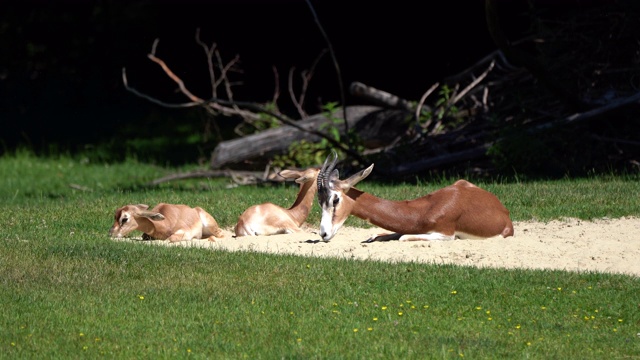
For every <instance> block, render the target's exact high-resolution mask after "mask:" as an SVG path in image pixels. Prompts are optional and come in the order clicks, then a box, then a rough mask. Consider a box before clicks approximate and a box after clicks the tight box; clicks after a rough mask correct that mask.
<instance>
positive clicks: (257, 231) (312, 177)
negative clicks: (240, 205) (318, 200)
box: [235, 168, 320, 236]
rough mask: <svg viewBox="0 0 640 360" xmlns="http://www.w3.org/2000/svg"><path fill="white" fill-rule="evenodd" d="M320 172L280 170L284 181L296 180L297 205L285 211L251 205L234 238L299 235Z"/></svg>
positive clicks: (273, 205) (265, 205)
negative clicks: (297, 186)
mask: <svg viewBox="0 0 640 360" xmlns="http://www.w3.org/2000/svg"><path fill="white" fill-rule="evenodd" d="M319 171H320V170H319V169H315V168H310V169H307V170H304V171H296V170H282V171H280V172H279V173H278V174H279V175H280V176H282V177H283V178H285V179H296V180H295V181H296V183H298V184H300V190H299V191H298V195H297V197H296V201H295V202H294V203H293V205H292V206H291V207H290V208H288V209H285V208H282V207H280V206H278V205H275V204H272V203H264V204H260V205H253V206H251V207H250V208H248V209H247V210H245V211H244V212H243V213H242V215H240V217H239V218H238V223H237V224H236V227H235V234H236V236H254V235H275V234H290V233H293V232H299V231H301V229H300V226H301V225H302V224H303V223H304V222H305V220H307V216H309V211H311V207H312V206H313V199H314V198H315V196H316V190H317V186H316V184H317V182H316V178H317V176H318V172H319Z"/></svg>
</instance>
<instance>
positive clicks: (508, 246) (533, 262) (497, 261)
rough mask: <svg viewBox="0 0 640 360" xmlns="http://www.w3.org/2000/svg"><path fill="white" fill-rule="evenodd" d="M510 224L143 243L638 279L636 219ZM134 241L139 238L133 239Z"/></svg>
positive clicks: (228, 235)
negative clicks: (496, 229)
mask: <svg viewBox="0 0 640 360" xmlns="http://www.w3.org/2000/svg"><path fill="white" fill-rule="evenodd" d="M514 228H515V236H514V237H509V238H506V239H503V238H501V237H497V238H490V239H485V240H453V241H411V242H400V241H388V242H374V243H361V242H362V241H363V240H366V239H368V238H369V237H370V236H372V235H374V234H378V233H383V232H385V231H384V230H382V229H380V228H367V229H363V228H354V227H343V228H342V229H340V231H339V232H338V234H337V235H336V236H335V237H334V238H333V239H332V240H331V241H329V242H327V243H325V242H322V241H319V240H320V236H319V235H318V234H317V229H315V228H310V227H309V228H306V229H305V231H304V232H300V233H294V234H286V235H272V236H250V237H240V238H235V237H233V236H232V232H231V229H225V237H224V238H222V239H217V241H216V242H209V241H206V240H191V241H183V242H179V243H172V244H170V243H169V242H168V241H158V240H153V241H144V242H145V243H149V244H158V245H168V246H197V247H206V248H211V249H223V250H229V251H260V252H269V253H278V254H288V253H290V254H296V255H300V256H318V257H321V256H324V257H340V258H346V259H359V260H368V259H373V260H381V261H392V262H410V261H415V262H425V263H435V264H458V265H465V266H476V267H492V268H530V269H559V270H568V271H597V272H610V273H622V274H628V275H633V276H638V277H640V218H634V217H625V218H620V219H599V220H594V221H584V220H578V219H563V220H554V221H549V222H535V221H524V222H514ZM133 241H142V240H135V238H134V240H133Z"/></svg>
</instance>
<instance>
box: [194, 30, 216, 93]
mask: <svg viewBox="0 0 640 360" xmlns="http://www.w3.org/2000/svg"><path fill="white" fill-rule="evenodd" d="M196 43H197V44H198V45H200V46H202V49H203V50H204V53H205V54H206V55H207V65H208V67H209V79H210V80H211V96H212V97H216V96H218V94H217V91H216V88H217V86H216V74H215V71H214V69H213V68H214V67H213V52H214V51H215V50H216V47H217V46H218V45H217V44H216V43H213V44H211V47H209V46H207V44H205V43H204V42H202V41H201V40H200V28H197V29H196Z"/></svg>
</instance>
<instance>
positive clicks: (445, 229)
mask: <svg viewBox="0 0 640 360" xmlns="http://www.w3.org/2000/svg"><path fill="white" fill-rule="evenodd" d="M330 157H331V155H330V156H329V157H327V159H326V160H325V162H324V165H323V166H322V169H321V170H320V174H319V175H318V202H319V203H320V207H321V208H322V220H321V222H320V236H321V237H322V239H323V240H324V241H329V240H331V238H333V237H334V236H335V235H336V233H337V232H338V230H339V229H340V227H341V226H342V224H343V223H344V221H345V220H346V219H347V217H348V216H349V215H350V214H352V215H355V216H357V217H359V218H361V219H364V220H367V221H369V222H370V223H372V224H374V225H377V226H379V227H381V228H383V229H386V230H389V231H393V233H392V234H380V235H378V236H374V237H372V238H369V239H368V240H365V241H364V242H373V241H387V240H400V241H410V240H453V239H455V238H456V237H458V238H461V239H465V238H467V239H483V238H489V237H493V236H497V235H502V237H508V236H512V235H513V224H512V223H511V219H510V218H509V210H507V208H505V207H504V205H502V203H501V202H500V200H498V198H497V197H496V196H495V195H493V194H492V193H490V192H488V191H486V190H483V189H481V188H479V187H477V186H475V185H473V184H472V183H470V182H468V181H466V180H458V181H456V182H455V183H454V184H453V185H449V186H447V187H445V188H442V189H439V190H436V191H434V192H432V193H430V194H428V195H426V196H423V197H420V198H418V199H415V200H404V201H391V200H385V199H380V198H377V197H375V196H373V195H371V194H367V193H366V192H363V191H360V190H358V189H356V188H354V187H353V186H354V185H355V184H357V183H358V182H359V181H360V180H362V179H364V178H366V177H367V176H368V175H369V174H370V173H371V170H372V169H373V164H372V165H371V166H369V167H368V168H366V169H364V170H362V171H360V172H358V173H357V174H354V175H352V176H351V177H349V178H348V179H346V180H340V179H339V178H338V170H334V168H335V166H336V163H337V160H338V158H337V155H336V154H335V152H334V153H333V159H332V160H331V161H329V159H330Z"/></svg>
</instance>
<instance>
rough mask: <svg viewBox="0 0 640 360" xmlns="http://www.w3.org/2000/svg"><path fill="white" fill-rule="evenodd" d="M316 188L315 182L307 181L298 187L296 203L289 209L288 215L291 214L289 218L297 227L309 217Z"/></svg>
mask: <svg viewBox="0 0 640 360" xmlns="http://www.w3.org/2000/svg"><path fill="white" fill-rule="evenodd" d="M317 188H318V186H317V184H316V181H307V182H306V183H304V184H302V186H300V191H298V196H297V197H296V201H295V202H294V203H293V205H291V207H290V208H289V214H291V217H292V218H293V220H294V221H295V222H296V224H298V226H300V225H302V223H303V222H304V221H305V220H306V219H307V216H309V212H310V211H311V206H313V199H314V198H315V196H316V190H317Z"/></svg>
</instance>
